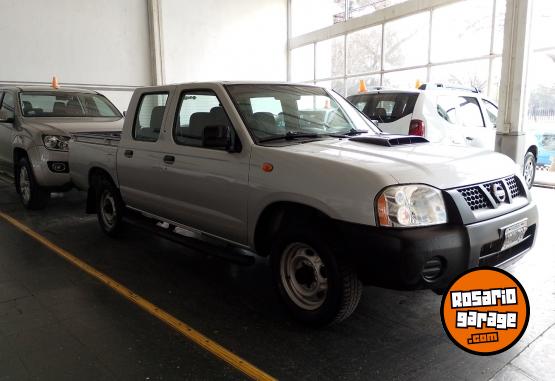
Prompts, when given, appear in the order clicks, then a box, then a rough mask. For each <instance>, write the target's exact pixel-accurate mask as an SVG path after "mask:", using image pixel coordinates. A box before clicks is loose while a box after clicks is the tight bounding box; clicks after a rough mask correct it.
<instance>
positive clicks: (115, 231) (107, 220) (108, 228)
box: [96, 178, 124, 237]
mask: <svg viewBox="0 0 555 381" xmlns="http://www.w3.org/2000/svg"><path fill="white" fill-rule="evenodd" d="M96 196H97V203H96V213H97V217H98V223H99V224H100V227H101V229H102V231H104V233H106V234H108V235H109V236H111V237H117V236H119V235H120V234H121V232H122V229H123V210H124V204H123V200H122V199H121V196H120V193H119V190H118V189H117V188H116V187H115V185H114V184H113V183H112V182H111V181H109V180H107V179H105V178H102V179H100V180H99V182H98V184H97V187H96Z"/></svg>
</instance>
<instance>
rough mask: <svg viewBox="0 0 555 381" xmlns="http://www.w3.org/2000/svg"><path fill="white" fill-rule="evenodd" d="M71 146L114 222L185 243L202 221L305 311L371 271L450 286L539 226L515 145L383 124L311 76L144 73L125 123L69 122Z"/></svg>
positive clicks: (401, 284)
mask: <svg viewBox="0 0 555 381" xmlns="http://www.w3.org/2000/svg"><path fill="white" fill-rule="evenodd" d="M69 153H70V161H71V178H72V181H73V182H74V183H75V185H76V186H77V187H78V188H79V189H83V190H85V191H87V192H88V198H87V200H88V201H87V211H88V212H89V213H97V216H98V221H99V225H100V227H101V229H102V230H103V231H104V232H105V233H107V234H108V235H111V236H114V235H117V234H118V233H119V232H120V231H121V229H122V226H123V224H124V222H125V221H129V220H131V221H134V222H135V223H140V224H141V225H142V226H143V227H146V228H147V229H150V230H152V231H154V232H156V233H158V234H161V235H163V236H165V237H168V238H170V239H173V240H177V241H182V240H183V239H187V242H188V244H191V241H190V239H191V235H192V234H194V233H197V235H198V237H199V238H202V239H204V240H206V241H208V242H209V243H210V244H211V245H213V246H212V247H213V249H211V250H209V252H210V253H211V254H214V253H218V252H220V253H222V254H225V255H226V256H228V257H229V256H233V257H234V258H239V257H241V256H244V252H245V250H246V251H247V252H249V251H250V252H254V253H258V254H259V255H261V256H269V257H270V263H271V266H272V272H273V277H274V282H275V283H276V285H277V288H278V289H279V291H280V294H281V297H282V299H283V301H284V303H285V305H286V306H287V307H288V308H289V310H290V311H291V313H292V314H293V316H295V317H296V318H297V319H299V320H301V321H304V322H306V323H310V324H316V325H322V324H329V323H334V322H339V321H341V320H343V319H346V318H347V317H348V316H349V315H350V314H351V313H352V312H353V311H354V310H355V308H356V306H357V304H358V302H359V300H360V297H361V293H362V284H374V285H378V286H383V287H389V288H401V289H419V288H430V289H436V290H440V289H442V288H444V287H446V286H447V285H448V284H449V282H450V281H451V280H452V279H453V278H454V277H455V276H457V275H458V274H460V273H461V272H462V271H464V270H466V269H468V268H470V267H476V266H502V265H504V264H507V263H510V262H513V261H514V260H517V259H518V258H520V257H522V255H523V254H524V253H526V252H527V251H528V250H529V249H530V248H531V247H532V245H533V243H534V239H535V232H536V226H537V210H536V205H535V203H534V202H533V201H532V198H531V194H530V192H529V190H528V188H527V187H526V186H524V184H525V183H524V180H522V177H521V176H520V174H518V173H515V165H514V162H513V161H512V160H510V159H509V158H508V157H506V156H505V155H501V154H498V153H495V152H489V151H487V150H482V149H476V148H470V147H464V146H454V147H449V146H445V145H439V144H433V143H429V142H428V141H427V140H426V139H424V138H421V137H407V136H400V135H389V134H383V133H381V131H379V130H378V129H377V128H375V126H374V125H373V124H372V123H370V121H369V120H368V119H367V118H365V117H364V116H363V115H362V114H361V113H360V112H359V111H358V110H356V109H355V108H354V107H353V106H352V105H351V104H350V103H349V102H346V101H345V100H344V99H343V98H342V97H340V96H338V95H337V94H335V93H333V92H328V91H327V90H325V89H323V88H321V87H317V86H310V85H291V84H280V83H227V82H224V83H221V82H209V83H192V84H179V85H167V86H159V87H148V88H139V89H137V90H135V93H134V94H133V97H132V99H131V103H130V105H129V111H128V114H127V117H126V120H125V125H124V128H123V131H122V133H121V135H120V134H105V133H82V134H75V135H74V137H73V139H72V140H71V141H70V151H69ZM183 231H187V232H188V233H190V234H187V235H182V234H181V233H182V232H183ZM195 242H197V241H195ZM208 242H207V243H208ZM216 243H219V245H218V246H216ZM216 248H219V249H216ZM222 248H223V250H222ZM233 248H241V250H240V251H234V250H233Z"/></svg>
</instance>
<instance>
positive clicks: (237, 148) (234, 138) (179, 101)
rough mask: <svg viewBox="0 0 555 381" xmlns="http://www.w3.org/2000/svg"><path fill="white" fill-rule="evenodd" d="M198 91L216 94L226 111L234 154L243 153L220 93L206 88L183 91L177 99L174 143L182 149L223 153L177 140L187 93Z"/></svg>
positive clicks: (173, 134) (174, 118) (174, 119)
mask: <svg viewBox="0 0 555 381" xmlns="http://www.w3.org/2000/svg"><path fill="white" fill-rule="evenodd" d="M197 91H198V92H202V91H205V92H210V93H213V94H214V96H215V97H216V99H217V100H218V102H219V104H220V107H221V108H222V109H223V110H224V113H225V116H226V118H227V120H228V122H229V128H230V131H229V133H230V135H231V147H232V148H233V151H232V152H234V153H237V152H241V150H242V145H241V139H240V138H239V135H238V134H237V132H236V131H235V126H234V125H233V122H232V121H231V118H230V117H229V113H228V112H227V110H226V108H225V106H224V105H223V103H222V100H221V99H220V97H219V96H218V93H217V92H216V90H214V89H210V88H206V87H198V88H196V87H195V88H190V89H183V90H181V92H180V93H179V97H178V98H177V105H176V107H175V113H174V117H173V122H172V134H171V135H172V140H173V143H174V144H176V145H178V146H182V147H192V148H200V149H207V150H210V151H222V150H221V149H217V148H210V147H203V146H202V145H200V146H193V145H190V144H184V143H180V142H178V141H177V139H176V137H175V133H176V129H177V123H178V120H179V114H180V113H181V106H182V104H183V97H184V96H185V94H187V93H190V92H197Z"/></svg>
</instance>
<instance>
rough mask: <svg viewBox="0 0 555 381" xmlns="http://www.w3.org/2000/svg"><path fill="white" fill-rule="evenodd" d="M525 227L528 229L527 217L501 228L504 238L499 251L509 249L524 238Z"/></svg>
mask: <svg viewBox="0 0 555 381" xmlns="http://www.w3.org/2000/svg"><path fill="white" fill-rule="evenodd" d="M526 229H528V219H524V220H521V221H518V222H515V223H514V224H512V225H509V226H507V227H504V228H503V229H501V231H502V233H503V238H504V239H503V246H502V247H501V251H503V250H506V249H509V248H511V247H513V246H515V245H518V244H519V243H520V242H522V241H523V240H524V234H525V233H526Z"/></svg>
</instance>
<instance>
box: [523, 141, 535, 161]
mask: <svg viewBox="0 0 555 381" xmlns="http://www.w3.org/2000/svg"><path fill="white" fill-rule="evenodd" d="M528 152H532V154H533V155H534V157H535V158H536V161H538V146H536V145H531V146H530V147H528V149H527V150H526V153H528Z"/></svg>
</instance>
